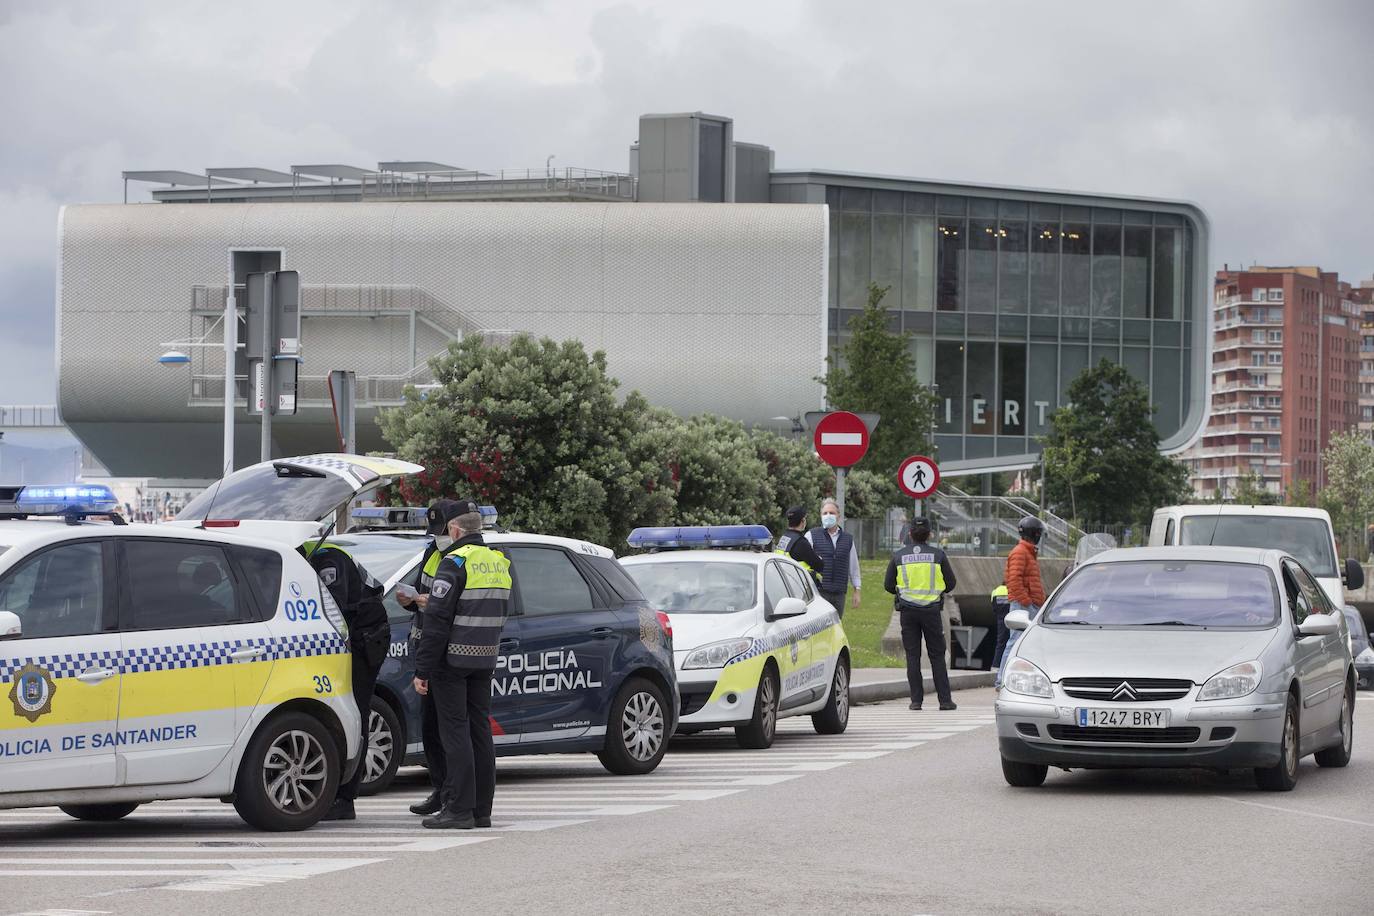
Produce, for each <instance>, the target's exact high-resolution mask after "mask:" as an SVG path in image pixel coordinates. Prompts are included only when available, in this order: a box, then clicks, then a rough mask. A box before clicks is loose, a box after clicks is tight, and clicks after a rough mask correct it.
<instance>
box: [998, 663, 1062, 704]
mask: <svg viewBox="0 0 1374 916" xmlns="http://www.w3.org/2000/svg"><path fill="white" fill-rule="evenodd" d="M1002 689H1003V690H1008V691H1010V692H1012V693H1019V694H1021V695H1022V696H1027V697H1052V696H1054V687H1053V686H1052V685H1051V684H1050V679H1049V678H1048V677H1047V676H1046V675H1045V672H1043V671H1041V670H1040V669H1039V668H1037V667H1035V666H1034V665H1032V664H1031V663H1030V662H1028V661H1026V660H1025V659H1024V658H1014V659H1012V660H1011V664H1009V665H1007V668H1006V670H1005V671H1003V672H1002Z"/></svg>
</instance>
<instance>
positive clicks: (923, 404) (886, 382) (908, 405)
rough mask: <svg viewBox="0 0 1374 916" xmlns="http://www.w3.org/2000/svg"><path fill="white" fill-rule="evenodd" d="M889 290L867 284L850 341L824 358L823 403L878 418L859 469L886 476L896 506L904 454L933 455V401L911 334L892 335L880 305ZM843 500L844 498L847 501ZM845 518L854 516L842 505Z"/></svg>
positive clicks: (889, 316) (889, 317)
mask: <svg viewBox="0 0 1374 916" xmlns="http://www.w3.org/2000/svg"><path fill="white" fill-rule="evenodd" d="M889 289H890V287H886V286H878V285H877V284H875V283H870V284H869V285H868V303H867V304H866V305H865V306H864V309H863V311H862V312H860V313H859V314H858V315H857V316H855V317H854V318H852V319H850V322H849V327H848V333H849V340H848V341H847V342H846V343H845V344H844V345H843V346H841V347H840V348H839V352H838V353H837V354H836V355H835V356H832V357H828V358H827V359H826V373H825V376H824V377H823V378H821V382H823V383H824V385H825V396H826V401H827V402H828V403H829V405H830V406H831V407H832V408H834V409H835V410H850V411H854V412H855V413H861V412H873V413H878V414H881V415H882V419H881V421H880V422H879V423H878V428H877V429H876V430H874V431H873V437H872V441H871V442H870V444H869V447H868V454H867V455H865V456H864V460H863V461H861V462H860V463H859V464H858V465H857V467H858V468H859V469H862V470H868V471H872V472H873V473H875V474H877V475H878V476H879V477H885V478H886V479H887V480H886V483H885V486H884V489H885V491H886V493H887V496H886V497H885V498H886V500H887V502H888V504H889V505H891V504H893V503H896V502H900V501H902V500H903V499H904V497H901V496H900V491H899V490H898V489H897V479H896V475H897V466H898V465H899V464H901V462H902V459H903V458H905V457H907V456H908V455H913V454H922V455H932V456H933V455H934V442H933V441H932V440H931V430H933V429H934V425H935V407H936V396H935V393H934V392H933V391H931V389H930V388H929V387H928V386H926V385H922V384H921V381H920V379H919V377H918V376H917V374H916V359H915V357H914V356H913V355H912V346H911V336H912V335H911V334H910V333H909V332H897V331H893V330H892V327H891V326H892V324H893V319H894V318H895V317H896V316H895V315H893V314H892V313H890V312H889V311H888V308H887V306H885V305H883V297H884V296H886V295H887V292H888V290H889ZM846 501H847V498H846ZM845 511H846V513H847V514H850V515H852V514H853V513H852V512H850V511H849V509H848V507H847V506H846V510H845Z"/></svg>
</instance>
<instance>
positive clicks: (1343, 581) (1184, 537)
mask: <svg viewBox="0 0 1374 916" xmlns="http://www.w3.org/2000/svg"><path fill="white" fill-rule="evenodd" d="M1188 545H1211V546H1213V547H1259V548H1273V549H1275V550H1283V551H1286V552H1287V553H1290V554H1292V555H1293V556H1294V557H1296V558H1297V559H1298V560H1299V561H1300V562H1301V563H1302V565H1303V566H1305V567H1307V569H1308V570H1309V571H1310V572H1311V573H1312V575H1313V576H1315V577H1316V579H1317V581H1318V582H1319V583H1321V587H1322V590H1323V591H1325V592H1326V596H1327V597H1328V598H1330V599H1331V603H1332V604H1334V605H1335V606H1336V607H1345V605H1346V600H1345V589H1347V588H1352V589H1354V588H1361V587H1363V586H1364V569H1362V568H1361V567H1360V564H1359V563H1358V562H1356V561H1355V560H1353V559H1348V560H1346V561H1345V563H1344V564H1341V565H1338V564H1337V562H1336V536H1335V532H1334V531H1333V530H1332V527H1331V516H1329V515H1327V514H1326V512H1325V511H1323V510H1321V509H1299V508H1293V507H1290V506H1232V505H1225V504H1221V505H1193V506H1167V507H1165V508H1163V509H1158V510H1156V511H1155V514H1154V519H1153V520H1152V521H1151V522H1150V546H1151V547H1173V546H1188Z"/></svg>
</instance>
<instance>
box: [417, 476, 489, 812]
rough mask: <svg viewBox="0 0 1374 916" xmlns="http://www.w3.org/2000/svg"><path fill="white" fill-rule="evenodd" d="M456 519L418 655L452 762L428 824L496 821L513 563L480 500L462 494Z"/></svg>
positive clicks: (420, 681) (421, 688)
mask: <svg viewBox="0 0 1374 916" xmlns="http://www.w3.org/2000/svg"><path fill="white" fill-rule="evenodd" d="M453 511H454V512H455V513H456V514H455V516H454V517H453V518H452V519H450V520H449V523H448V530H449V534H450V535H452V537H453V538H454V542H453V547H452V549H450V550H449V551H448V552H447V553H446V554H444V558H443V560H441V561H440V563H439V567H438V569H437V570H436V571H435V573H434V584H433V585H431V586H430V590H429V599H428V600H427V601H426V602H425V613H424V614H423V624H422V627H421V632H420V648H419V651H417V652H416V653H415V692H416V693H418V694H419V695H420V696H426V695H428V694H431V693H432V694H433V696H434V704H435V711H436V713H437V714H438V720H439V737H440V740H441V741H442V742H443V745H444V758H445V762H446V766H447V773H446V778H445V780H444V786H443V790H442V800H443V808H442V809H441V810H440V811H439V812H438V814H436V815H435V816H434V817H430V818H426V819H425V820H424V822H423V823H424V826H426V827H430V828H435V829H459V830H470V829H471V828H473V827H490V826H491V807H492V800H493V798H494V796H495V794H496V751H495V747H494V746H493V743H492V737H491V675H492V671H494V670H495V668H496V657H497V652H498V651H499V649H498V647H499V645H500V642H501V629H502V628H503V627H504V626H505V623H506V615H507V614H508V613H509V609H510V590H511V576H510V561H509V560H508V559H506V556H505V554H503V553H501V552H500V551H498V550H493V549H491V548H490V547H488V546H487V545H486V542H485V541H484V540H483V539H482V516H481V514H480V512H479V510H478V508H477V504H476V503H475V502H473V501H472V500H469V499H460V500H458V501H457V505H455V506H454V507H453Z"/></svg>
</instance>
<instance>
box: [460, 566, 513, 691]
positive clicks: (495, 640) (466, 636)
mask: <svg viewBox="0 0 1374 916" xmlns="http://www.w3.org/2000/svg"><path fill="white" fill-rule="evenodd" d="M449 557H458V558H460V559H461V560H462V563H463V572H464V574H465V575H466V577H467V578H466V580H465V582H464V584H463V591H462V592H461V593H460V594H459V595H458V607H457V609H456V610H455V612H454V615H453V625H452V627H451V628H450V630H449V639H448V663H449V664H450V665H453V666H455V667H459V668H481V667H485V666H486V665H488V664H493V665H494V664H495V661H496V655H497V646H498V644H499V643H500V641H501V628H502V627H504V626H505V624H506V615H507V613H508V612H509V610H510V590H511V577H510V560H508V559H506V555H505V554H503V553H501V552H500V551H499V550H493V549H491V548H490V547H488V546H486V545H485V544H464V545H463V546H461V547H457V548H455V549H453V550H450V551H449V552H448V553H447V554H445V559H448V558H449Z"/></svg>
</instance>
